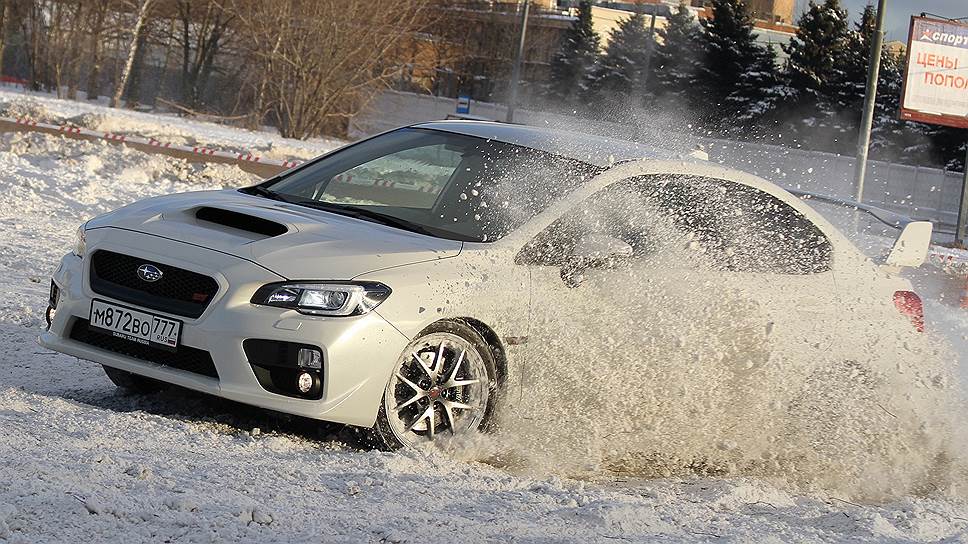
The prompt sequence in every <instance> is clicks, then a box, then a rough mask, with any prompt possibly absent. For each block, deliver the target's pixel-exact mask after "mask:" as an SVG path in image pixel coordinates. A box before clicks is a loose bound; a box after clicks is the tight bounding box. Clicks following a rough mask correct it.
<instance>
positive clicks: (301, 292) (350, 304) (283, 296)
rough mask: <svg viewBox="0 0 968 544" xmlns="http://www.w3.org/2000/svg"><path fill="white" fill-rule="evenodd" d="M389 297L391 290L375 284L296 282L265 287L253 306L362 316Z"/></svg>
mask: <svg viewBox="0 0 968 544" xmlns="http://www.w3.org/2000/svg"><path fill="white" fill-rule="evenodd" d="M388 296H390V288H389V287H387V286H386V285H383V284H382V283H376V282H358V283H357V282H354V283H327V282H294V283H270V284H269V285H264V286H262V287H260V288H259V290H258V291H256V292H255V295H253V296H252V304H259V305H262V306H275V307H277V308H289V309H290V310H297V311H299V312H301V313H304V314H309V315H332V316H349V315H363V314H365V313H367V312H369V311H370V310H372V309H373V308H376V307H377V306H379V305H380V303H381V302H383V301H384V300H386V299H387V297H388Z"/></svg>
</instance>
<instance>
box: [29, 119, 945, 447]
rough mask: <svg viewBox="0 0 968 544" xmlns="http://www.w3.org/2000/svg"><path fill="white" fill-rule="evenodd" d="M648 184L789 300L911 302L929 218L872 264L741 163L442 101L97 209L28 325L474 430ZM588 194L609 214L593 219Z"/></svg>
mask: <svg viewBox="0 0 968 544" xmlns="http://www.w3.org/2000/svg"><path fill="white" fill-rule="evenodd" d="M648 202H651V203H652V204H653V205H656V206H657V207H658V209H661V210H664V212H665V213H668V214H669V216H670V217H671V218H672V222H673V223H675V224H676V225H678V226H680V227H682V228H683V229H689V230H692V231H694V232H697V233H700V236H699V237H698V238H696V240H697V243H699V244H702V245H703V246H704V248H705V250H706V251H707V252H709V253H715V252H717V251H719V252H721V255H720V257H719V258H717V262H720V263H725V264H724V267H725V268H724V271H723V273H724V274H730V273H734V274H748V275H755V276H758V277H761V278H763V279H764V280H765V281H764V285H766V286H768V289H769V290H770V291H771V292H774V293H778V294H780V296H782V297H785V298H786V299H787V300H791V299H796V297H798V296H801V295H800V293H803V292H806V291H807V290H805V289H804V287H806V286H813V287H816V288H817V289H813V291H812V292H816V291H818V290H819V291H822V290H824V289H826V288H827V287H831V288H833V286H836V288H837V289H842V290H845V291H848V292H851V293H852V294H856V293H857V292H859V291H873V292H876V294H877V295H878V296H881V297H882V298H883V300H884V301H885V305H886V306H888V307H891V311H892V314H893V315H894V316H895V317H896V318H900V314H899V313H898V312H897V311H896V310H894V308H893V307H894V306H896V307H897V308H898V309H900V310H901V313H904V314H908V317H911V318H913V319H917V318H918V317H919V315H918V314H919V313H920V308H919V301H918V300H917V298H916V295H914V294H913V293H911V292H910V289H911V288H910V284H908V283H907V282H906V281H905V280H902V279H900V278H898V277H897V276H896V275H894V274H893V272H896V269H897V267H898V266H904V265H908V266H909V265H917V264H918V262H919V259H923V258H924V255H923V250H924V249H926V244H925V243H924V241H925V237H924V234H925V233H924V231H923V229H922V230H920V231H918V232H915V231H917V230H918V229H913V230H912V229H911V228H910V227H909V229H907V230H906V232H905V233H904V234H902V237H901V242H902V243H899V245H898V246H896V249H895V251H894V253H892V255H891V257H890V260H889V262H888V263H887V265H886V267H885V266H879V265H876V264H874V263H872V262H871V261H870V260H869V259H866V258H865V257H864V256H863V255H862V254H861V253H860V252H859V251H858V250H857V249H856V248H855V247H854V246H853V245H852V244H851V243H850V242H848V241H847V240H846V239H845V238H844V237H843V235H841V234H840V233H839V232H838V231H837V230H836V229H835V228H833V227H832V226H831V225H830V224H829V223H828V222H827V221H825V220H824V219H823V218H822V217H821V216H820V215H818V214H817V213H816V212H814V211H813V210H812V209H811V208H810V207H809V206H807V205H806V204H804V203H803V202H801V201H799V200H798V199H797V198H795V197H793V196H792V195H790V194H789V193H787V192H785V191H783V190H782V189H779V188H778V187H776V186H775V185H773V184H770V183H769V182H766V181H764V180H761V179H759V178H756V177H753V176H750V175H747V174H743V173H741V172H736V171H731V170H728V169H725V168H721V167H718V166H714V165H711V164H708V163H706V162H705V161H702V160H698V159H692V158H687V159H683V158H681V157H677V156H673V155H666V156H663V155H661V154H660V153H658V152H656V151H655V150H652V149H650V148H643V147H639V146H637V145H635V144H632V143H629V142H621V141H614V140H606V139H601V138H596V137H591V136H580V135H574V134H565V133H559V132H554V131H549V130H543V129H535V128H527V127H518V126H510V125H501V124H494V123H480V122H433V123H426V124H421V125H416V126H412V127H407V128H403V129H399V130H395V131H392V132H388V133H385V134H382V135H379V136H376V137H373V138H370V139H367V140H364V141H361V142H358V143H355V144H352V145H349V146H346V147H343V148H341V149H338V150H336V151H334V152H332V153H330V154H328V155H325V156H323V157H321V158H319V159H316V160H314V161H311V162H309V163H307V164H305V165H303V166H300V167H298V168H295V169H293V170H290V171H286V172H284V173H282V174H280V175H279V176H276V177H275V178H272V179H269V180H267V181H265V182H264V183H262V184H260V185H258V186H256V187H250V188H245V189H240V190H223V191H207V192H196V193H188V194H178V195H171V196H164V197H158V198H152V199H148V200H145V201H142V202H137V203H135V204H131V205H129V206H126V207H124V208H121V209H119V210H117V211H115V212H112V213H108V214H106V215H103V216H100V217H97V218H95V219H92V220H91V221H88V222H87V223H86V224H84V225H83V226H82V227H81V228H80V229H79V231H78V240H77V247H76V248H75V249H74V251H73V252H72V253H71V254H69V255H66V256H65V257H64V258H63V260H62V261H61V263H60V266H59V267H58V268H57V270H56V272H55V273H54V276H53V281H52V285H51V296H50V309H49V310H48V317H49V321H50V324H49V327H48V330H47V331H46V332H44V333H43V334H42V336H41V338H40V342H41V343H42V344H43V345H44V346H46V347H48V348H50V349H53V350H56V351H60V352H63V353H66V354H70V355H73V356H76V357H79V358H82V359H87V360H91V361H96V362H98V363H100V364H102V365H103V366H104V369H105V371H106V372H107V375H108V377H109V378H110V379H111V380H112V381H113V382H114V383H115V384H117V385H118V386H121V387H125V388H130V389H134V390H142V391H145V390H152V389H155V388H158V387H159V386H161V385H162V384H163V383H169V384H177V385H179V386H182V387H186V388H189V389H193V390H197V391H202V392H205V393H210V394H212V395H217V396H220V397H225V398H228V399H232V400H235V401H239V402H243V403H247V404H251V405H255V406H259V407H263V408H267V409H271V410H277V411H280V412H286V413H290V414H296V415H300V416H306V417H309V418H315V419H319V420H327V421H333V422H339V423H346V424H351V425H356V426H360V427H364V428H368V429H371V431H370V432H371V435H372V437H373V438H374V440H375V442H376V444H377V445H378V446H380V447H383V448H398V447H403V446H408V445H413V444H415V443H417V442H419V441H423V440H428V439H433V438H434V437H435V436H440V435H450V434H458V435H459V434H462V433H466V432H473V431H477V430H481V429H486V428H487V427H488V425H489V423H491V422H492V420H493V417H494V411H495V408H496V407H499V404H500V403H501V400H502V399H501V396H502V392H503V391H506V390H507V389H508V388H509V387H511V386H512V384H515V383H519V382H520V380H521V376H522V375H523V374H525V373H526V370H527V364H526V362H527V356H528V352H529V349H532V348H533V347H534V346H529V344H528V337H529V333H530V332H533V327H534V326H535V325H534V322H535V316H536V315H537V314H540V313H541V312H547V311H548V310H547V307H548V303H549V301H550V300H552V299H554V298H556V297H558V296H559V295H560V296H561V297H562V298H567V296H568V293H569V292H575V290H576V289H583V288H584V289H593V288H594V287H591V286H590V285H591V284H586V285H583V283H584V281H585V278H586V277H588V276H592V275H594V274H596V273H607V271H608V270H610V269H615V268H620V267H623V266H631V265H632V264H634V263H635V262H636V260H638V259H640V258H646V256H647V255H648V254H649V252H650V251H652V250H653V249H654V248H653V246H654V244H651V243H649V232H648V229H645V228H644V227H643V226H642V225H639V224H638V223H637V222H636V221H635V220H634V218H635V210H636V209H638V208H640V207H641V206H645V205H646V203H648ZM720 205H726V208H722V206H720ZM596 206H597V207H598V208H602V207H603V206H604V207H605V209H606V210H607V213H606V214H605V215H606V217H604V219H603V220H598V221H591V222H590V221H588V220H587V219H588V217H587V216H588V211H589V210H591V209H595V207H596ZM720 209H728V210H729V213H720V212H717V210H720ZM736 210H740V213H738V214H737V213H735V212H736ZM737 216H742V217H743V219H744V221H746V223H745V227H744V232H746V233H747V234H746V235H745V236H744V237H743V239H742V240H739V239H737V238H736V236H735V233H736V232H737V231H736V228H737V226H736V225H735V220H736V217H737ZM912 225H914V226H917V225H918V224H912ZM927 232H928V235H929V234H930V225H928V231H927ZM905 240H906V241H905ZM746 246H749V247H753V246H757V247H759V248H760V249H762V247H767V248H769V250H768V251H765V252H764V251H755V252H754V251H752V250H749V251H747V249H746ZM885 271H886V272H888V273H885ZM538 285H541V286H542V289H541V290H540V294H539V290H538V289H537V288H536V286H538ZM549 286H550V289H549ZM549 291H550V292H549ZM807 306H809V304H807V305H805V307H807ZM562 317H563V318H564V316H562Z"/></svg>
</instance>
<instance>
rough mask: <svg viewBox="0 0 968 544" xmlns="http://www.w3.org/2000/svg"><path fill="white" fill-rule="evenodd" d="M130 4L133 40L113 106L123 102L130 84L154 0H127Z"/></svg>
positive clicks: (115, 91)
mask: <svg viewBox="0 0 968 544" xmlns="http://www.w3.org/2000/svg"><path fill="white" fill-rule="evenodd" d="M125 3H126V4H127V5H128V6H130V7H131V8H133V10H134V12H135V20H134V26H133V27H132V29H131V41H130V42H129V45H128V54H127V58H126V60H125V62H124V66H123V67H122V69H121V77H120V78H119V79H118V84H117V85H116V86H115V89H114V96H113V97H112V98H111V107H112V108H117V107H118V106H119V105H120V104H121V97H122V96H123V95H124V89H125V87H127V86H128V78H130V77H131V68H132V66H134V60H135V56H136V55H137V54H138V45H139V44H140V43H142V39H141V32H142V30H143V29H144V27H145V22H146V21H147V20H148V17H149V16H150V15H151V8H152V6H153V4H154V0H126V2H125Z"/></svg>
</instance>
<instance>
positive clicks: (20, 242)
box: [0, 92, 968, 542]
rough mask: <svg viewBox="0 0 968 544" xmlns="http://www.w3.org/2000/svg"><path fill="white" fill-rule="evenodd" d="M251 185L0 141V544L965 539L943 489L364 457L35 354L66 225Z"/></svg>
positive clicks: (241, 138) (956, 498) (59, 106)
mask: <svg viewBox="0 0 968 544" xmlns="http://www.w3.org/2000/svg"><path fill="white" fill-rule="evenodd" d="M6 94H7V93H3V92H0V101H3V100H11V99H12V98H9V97H7V96H6ZM35 100H37V102H36V103H38V104H41V105H42V106H43V108H44V110H45V111H47V112H56V114H57V115H58V116H61V117H70V116H76V115H79V114H81V113H87V114H91V115H96V116H102V117H103V122H104V123H106V124H111V123H113V124H114V125H115V126H117V127H118V128H117V129H118V130H130V131H131V132H138V131H140V130H141V129H144V128H147V129H148V130H154V131H157V132H155V133H154V134H156V137H160V136H159V135H160V134H163V133H165V132H166V131H167V133H170V134H175V135H177V133H178V131H181V132H182V133H184V134H204V135H205V138H211V139H212V140H211V141H209V142H206V143H209V144H217V143H224V142H229V143H231V145H238V146H240V147H250V148H251V147H256V146H258V145H268V142H273V145H274V146H276V148H289V147H291V148H292V149H303V150H306V152H307V153H308V154H310V155H311V154H315V153H318V152H322V151H325V150H326V149H328V148H329V147H331V146H332V145H334V144H333V143H332V142H312V143H309V144H306V143H303V142H285V141H281V140H280V139H278V138H277V137H275V136H273V135H271V134H264V133H252V132H245V131H236V130H231V129H227V128H224V127H219V126H217V125H208V124H201V123H190V122H186V121H182V120H179V119H176V118H168V117H164V118H161V119H160V120H159V119H158V118H156V117H151V116H148V115H144V114H135V113H130V112H112V111H106V110H105V109H103V108H98V107H96V106H92V105H84V104H81V105H78V104H76V103H72V102H61V101H56V100H52V99H47V98H39V99H35ZM102 117H99V118H102ZM251 181H252V178H251V176H249V175H248V174H245V173H243V172H242V171H240V170H238V169H237V168H236V167H234V166H232V167H229V166H224V165H189V164H187V163H184V162H182V161H178V160H175V159H171V158H168V157H163V156H152V155H144V154H141V153H139V152H135V151H131V150H128V149H126V148H124V147H118V146H113V145H108V144H103V143H98V142H80V141H75V140H67V139H60V138H51V137H47V136H41V135H24V134H17V135H0V194H2V195H3V196H4V198H3V205H2V206H0V294H2V295H4V296H2V297H0V541H8V542H77V541H82V540H86V541H94V542H99V541H124V542H221V541H251V542H256V541H258V542H297V541H298V542H302V541H307V542H309V541H312V542H320V541H322V542H351V541H363V542H426V541H432V542H438V541H461V542H484V541H494V542H504V541H520V542H559V541H579V542H587V541H595V542H606V541H619V542H622V541H630V542H631V541H652V540H658V541H698V540H705V541H723V540H731V541H743V542H789V541H804V542H806V541H811V542H812V541H817V542H821V541H823V542H828V541H836V540H852V541H853V540H856V541H861V540H863V541H894V542H904V541H918V542H928V541H931V542H934V541H948V542H966V541H968V503H966V501H965V500H964V499H962V498H961V497H962V495H959V494H958V492H957V491H958V486H957V485H955V486H953V487H954V491H948V490H946V491H944V492H940V491H925V492H924V493H923V494H921V495H918V496H908V497H901V498H897V499H894V500H892V501H891V502H889V503H886V504H869V503H861V502H860V501H859V500H857V499H855V498H852V497H849V496H844V495H840V494H834V493H830V492H824V491H823V490H821V489H816V490H813V491H804V490H799V489H794V488H791V487H788V486H785V485H783V484H781V483H778V482H772V481H763V480H757V479H750V478H711V477H692V478H688V479H666V480H640V479H621V480H620V479H617V478H616V477H614V476H611V477H602V478H592V479H590V480H573V479H567V478H561V477H558V476H552V475H548V474H544V473H541V472H535V471H530V472H521V471H509V470H507V469H503V468H499V467H497V466H493V465H490V464H485V463H481V462H476V461H467V460H465V459H464V457H465V456H460V455H453V454H447V453H445V452H442V451H435V450H427V451H409V452H402V453H392V454H390V453H381V452H374V451H368V450H366V449H365V448H362V447H361V446H360V444H359V443H358V442H357V441H356V440H355V436H354V435H353V434H352V433H351V432H349V431H347V430H341V429H336V428H331V427H326V426H323V425H319V424H317V423H315V422H312V421H307V420H302V419H296V418H290V417H285V416H280V415H274V414H267V413H264V412H262V411H259V410H256V409H253V408H249V407H245V406H242V405H238V404H235V403H231V402H227V401H222V400H218V399H213V398H209V397H204V396H202V395H197V394H194V393H190V392H185V391H170V392H167V393H163V394H158V395H153V396H128V395H124V394H122V393H120V392H118V391H117V390H116V389H115V388H114V387H113V386H112V385H111V384H110V382H108V380H107V378H106V377H105V376H104V375H103V373H102V371H101V369H100V368H99V367H98V366H96V365H93V364H91V363H87V362H82V361H78V360H76V359H74V358H72V357H67V356H63V355H59V354H55V353H51V352H48V351H46V350H43V349H41V348H39V347H38V346H37V345H36V343H35V341H34V339H35V337H36V335H37V333H38V331H39V328H40V327H41V326H42V322H43V310H44V308H45V305H46V297H47V289H48V277H49V273H50V271H51V270H52V268H53V267H54V265H55V263H56V262H57V260H58V259H59V258H60V256H61V255H62V254H63V253H64V252H66V251H67V250H68V248H69V246H70V243H71V241H72V238H73V235H74V230H75V228H76V227H77V225H78V224H79V223H81V222H82V221H83V220H85V219H87V218H88V217H91V216H93V215H95V214H97V213H100V212H102V211H105V210H108V209H111V208H114V207H117V206H119V205H121V204H124V203H125V202H129V201H131V200H134V199H138V198H143V197H145V196H150V195H155V194H161V193H168V192H174V191H183V190H191V189H203V188H212V187H220V186H225V185H242V184H246V183H250V182H251ZM935 274H936V272H935V271H925V272H924V273H923V274H922V275H921V276H919V277H918V278H916V279H917V281H919V282H920V283H921V284H922V285H924V286H925V289H926V290H927V292H928V293H929V294H931V295H932V296H933V297H934V298H931V299H929V300H928V301H927V309H928V315H929V319H930V322H929V326H932V327H935V328H936V329H938V330H942V331H944V332H945V333H946V336H947V338H948V339H949V341H951V342H952V343H953V344H954V345H955V346H956V350H961V353H962V356H964V355H965V352H966V351H968V350H965V349H964V346H965V344H964V343H960V344H959V343H958V342H965V341H968V312H963V311H961V310H957V309H956V308H954V306H953V304H952V301H951V300H950V295H948V297H946V298H947V300H943V299H940V295H937V296H935V295H936V292H937V293H940V292H943V291H945V290H948V291H950V289H949V288H948V287H946V285H947V284H946V283H945V281H946V280H944V279H939V278H938V276H936V275H935ZM939 300H941V301H939ZM961 492H962V493H963V492H964V490H963V489H961Z"/></svg>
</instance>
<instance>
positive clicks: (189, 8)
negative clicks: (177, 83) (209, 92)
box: [173, 0, 235, 109]
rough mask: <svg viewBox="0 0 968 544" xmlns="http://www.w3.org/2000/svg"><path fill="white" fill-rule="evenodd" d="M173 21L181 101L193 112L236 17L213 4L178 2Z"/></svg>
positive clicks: (207, 0) (191, 0)
mask: <svg viewBox="0 0 968 544" xmlns="http://www.w3.org/2000/svg"><path fill="white" fill-rule="evenodd" d="M175 20H177V30H175V31H174V36H173V37H174V40H175V41H176V42H177V43H178V44H179V45H180V46H181V50H182V68H181V100H182V103H183V104H184V105H185V106H187V107H188V108H189V109H195V108H196V107H197V106H198V104H199V100H200V99H201V96H202V93H203V92H204V90H205V86H206V85H207V83H208V80H209V78H210V77H211V75H212V72H213V71H214V70H215V69H216V66H215V59H216V56H217V55H218V54H219V51H220V50H221V49H222V47H223V46H224V45H225V43H226V42H227V41H229V40H231V39H232V37H233V35H234V30H235V29H234V27H233V26H232V24H233V22H234V21H235V17H234V15H233V14H232V13H231V12H230V11H227V10H225V9H224V8H223V6H222V5H221V4H220V3H219V2H217V1H216V0H178V3H177V15H176V17H175ZM174 28H175V25H173V30H174Z"/></svg>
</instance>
